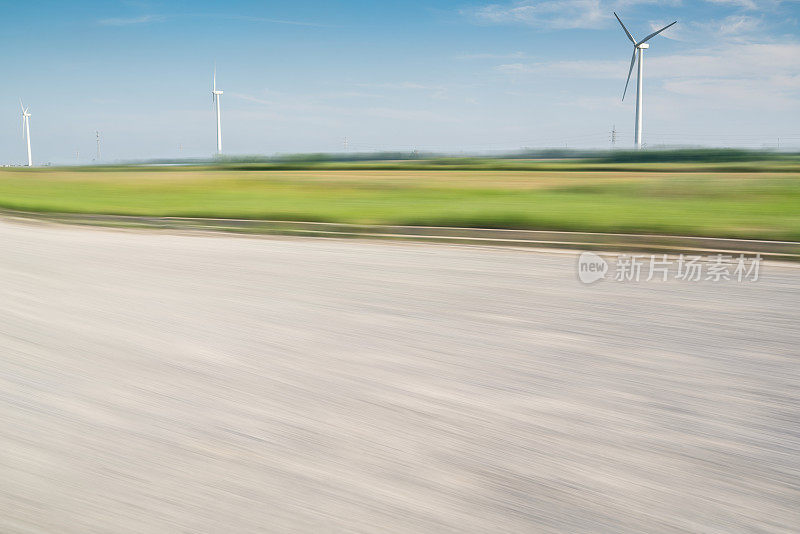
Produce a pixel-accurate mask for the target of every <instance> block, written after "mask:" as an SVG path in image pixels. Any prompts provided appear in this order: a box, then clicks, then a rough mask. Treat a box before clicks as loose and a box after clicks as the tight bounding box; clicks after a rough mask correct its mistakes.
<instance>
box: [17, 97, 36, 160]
mask: <svg viewBox="0 0 800 534" xmlns="http://www.w3.org/2000/svg"><path fill="white" fill-rule="evenodd" d="M19 107H20V109H22V135H23V137H25V141H26V142H27V144H28V167H33V159H31V121H30V118H31V114H30V113H29V112H28V110H29V109H30V108H29V107H27V108H26V107H25V105H24V104H23V103H22V99H21V98H20V99H19Z"/></svg>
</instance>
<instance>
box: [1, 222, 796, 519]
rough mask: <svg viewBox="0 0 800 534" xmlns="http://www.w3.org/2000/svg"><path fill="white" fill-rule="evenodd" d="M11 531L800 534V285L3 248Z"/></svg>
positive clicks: (331, 253) (16, 238) (172, 244)
mask: <svg viewBox="0 0 800 534" xmlns="http://www.w3.org/2000/svg"><path fill="white" fill-rule="evenodd" d="M0 250H2V256H1V257H0V303H1V304H0V532H3V533H4V534H9V533H56V532H58V533H75V534H87V533H100V532H103V533H115V534H123V533H136V534H142V533H172V532H175V533H179V532H180V533H190V532H191V533H225V534H227V533H253V532H309V533H311V532H314V533H316V532H326V533H328V532H330V533H340V532H341V533H344V532H348V533H379V532H380V533H440V532H452V533H461V532H473V533H504V532H505V533H510V532H514V533H532V532H544V533H548V532H569V533H581V532H614V533H621V532H631V533H634V532H635V533H641V532H647V533H661V532H663V533H671V532H703V533H726V534H727V533H732V532H776V533H777V532H797V529H798V526H799V525H800V349H799V348H798V347H800V345H799V344H798V341H800V339H799V338H800V335H798V324H799V323H800V311H798V303H799V302H800V269H798V268H797V267H795V266H779V265H775V264H769V265H766V266H763V268H762V279H761V280H759V281H758V282H756V283H747V284H737V283H724V284H712V283H687V282H650V283H640V284H623V283H615V282H601V283H599V284H596V285H593V286H584V285H582V284H581V283H580V282H578V280H577V278H576V275H575V261H576V256H575V255H572V254H558V253H553V252H551V253H541V252H532V251H522V250H511V249H490V248H476V247H458V246H446V245H428V244H407V243H405V244H398V243H384V242H366V241H347V240H317V239H291V238H249V237H233V236H225V235H216V236H213V235H197V234H194V235H170V234H166V233H137V232H133V231H114V230H100V229H86V228H71V227H59V226H45V225H22V224H17V223H9V222H4V223H0Z"/></svg>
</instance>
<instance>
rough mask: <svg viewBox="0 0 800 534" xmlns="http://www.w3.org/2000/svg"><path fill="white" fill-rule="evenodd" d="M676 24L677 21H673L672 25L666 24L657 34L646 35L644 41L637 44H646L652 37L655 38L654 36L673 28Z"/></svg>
mask: <svg viewBox="0 0 800 534" xmlns="http://www.w3.org/2000/svg"><path fill="white" fill-rule="evenodd" d="M677 23H678V21H677V20H676V21H675V22H673V23H672V24H667V25H666V26H664V27H663V28H661V29H660V30H658V31H657V32H653V33H651V34H650V35H648V36H647V37H645V38H644V39H642V40H641V42H639V43H638V44H642V43H646V42H647V41H648V40H649V39H652V38H653V37H655V36H656V35H658V34H659V33H661V32H663V31H664V30H666V29H667V28H669V27H670V26H673V25H675V24H677Z"/></svg>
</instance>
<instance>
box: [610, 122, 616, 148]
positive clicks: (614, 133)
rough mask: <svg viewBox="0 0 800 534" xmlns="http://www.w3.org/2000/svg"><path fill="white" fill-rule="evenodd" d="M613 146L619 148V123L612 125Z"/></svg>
mask: <svg viewBox="0 0 800 534" xmlns="http://www.w3.org/2000/svg"><path fill="white" fill-rule="evenodd" d="M611 148H612V149H614V148H617V125H616V124H615V125H614V126H612V127H611Z"/></svg>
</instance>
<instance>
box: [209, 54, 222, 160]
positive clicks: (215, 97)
mask: <svg viewBox="0 0 800 534" xmlns="http://www.w3.org/2000/svg"><path fill="white" fill-rule="evenodd" d="M220 96H222V91H218V90H217V66H216V65H214V77H213V79H212V82H211V105H212V106H214V107H215V108H216V110H217V154H218V155H219V154H222V122H221V121H220V116H219V97H220Z"/></svg>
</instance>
